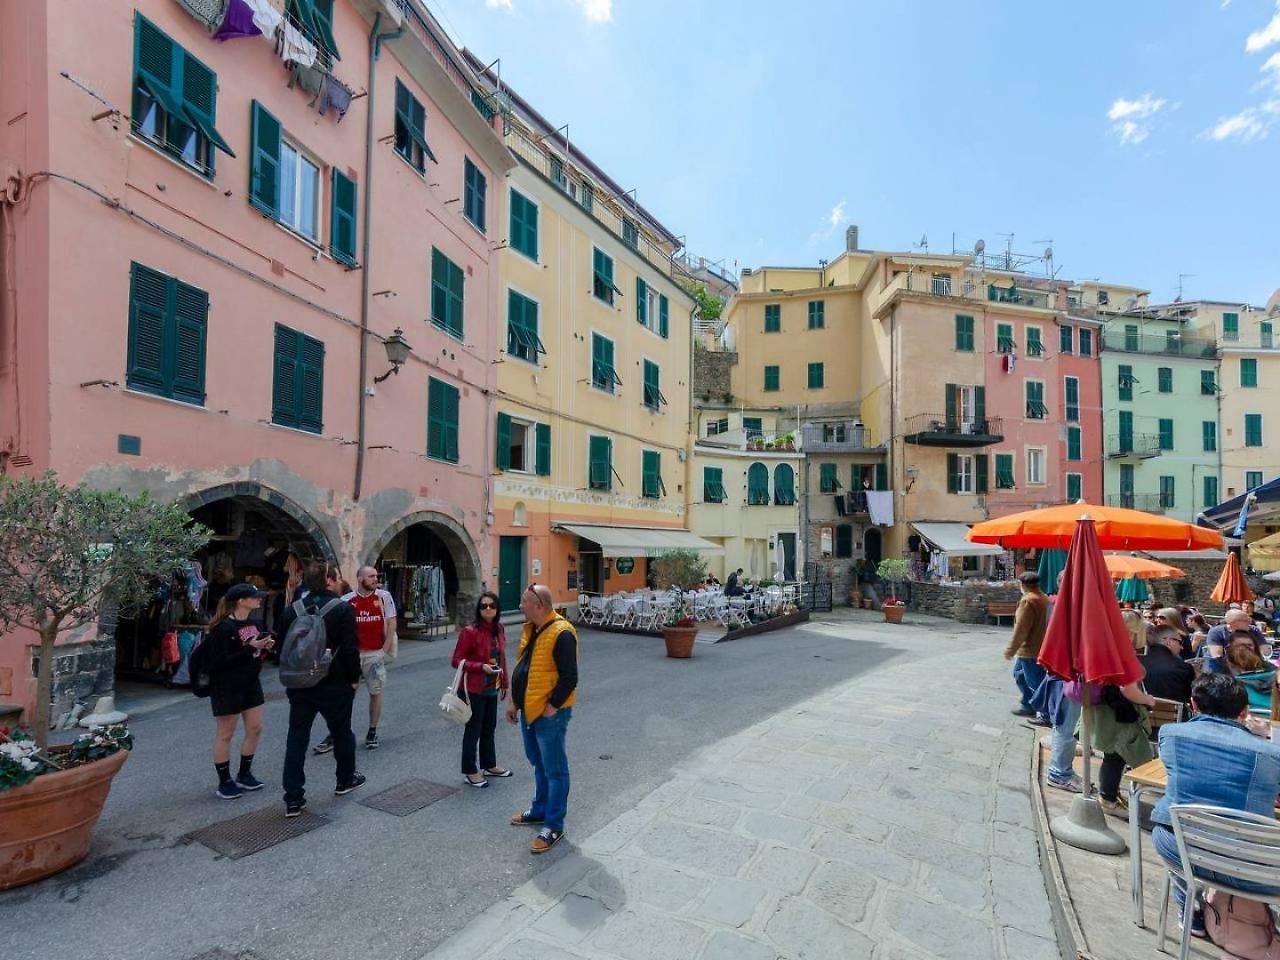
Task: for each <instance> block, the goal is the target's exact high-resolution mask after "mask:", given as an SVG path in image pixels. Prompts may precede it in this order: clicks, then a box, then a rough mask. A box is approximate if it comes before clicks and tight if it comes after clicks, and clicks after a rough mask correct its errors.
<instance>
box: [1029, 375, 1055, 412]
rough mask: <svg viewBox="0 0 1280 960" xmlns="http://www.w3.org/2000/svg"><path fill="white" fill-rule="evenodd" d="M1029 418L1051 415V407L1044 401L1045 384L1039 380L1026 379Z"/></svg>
mask: <svg viewBox="0 0 1280 960" xmlns="http://www.w3.org/2000/svg"><path fill="white" fill-rule="evenodd" d="M1026 385H1027V386H1026V391H1027V419H1028V420H1043V419H1045V418H1046V417H1047V416H1048V415H1049V408H1048V407H1047V406H1045V402H1044V384H1043V383H1041V382H1040V381H1039V380H1028V381H1026Z"/></svg>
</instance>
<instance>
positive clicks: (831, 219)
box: [827, 200, 849, 230]
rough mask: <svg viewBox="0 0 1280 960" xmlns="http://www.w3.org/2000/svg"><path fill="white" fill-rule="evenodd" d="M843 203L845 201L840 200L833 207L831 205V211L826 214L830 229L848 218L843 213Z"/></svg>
mask: <svg viewBox="0 0 1280 960" xmlns="http://www.w3.org/2000/svg"><path fill="white" fill-rule="evenodd" d="M844 203H845V202H844V201H843V200H841V201H840V202H839V203H837V204H836V205H835V206H834V207H832V208H831V212H830V213H829V214H827V223H828V224H830V225H831V229H832V230H834V229H835V228H836V227H838V226H840V224H842V223H845V222H846V221H848V219H849V218H848V217H846V216H845V215H844Z"/></svg>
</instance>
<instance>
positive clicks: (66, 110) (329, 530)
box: [0, 0, 513, 716]
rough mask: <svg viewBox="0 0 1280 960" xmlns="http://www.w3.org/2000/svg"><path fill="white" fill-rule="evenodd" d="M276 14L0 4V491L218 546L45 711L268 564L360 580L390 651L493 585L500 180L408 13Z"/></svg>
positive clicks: (13, 642)
mask: <svg viewBox="0 0 1280 960" xmlns="http://www.w3.org/2000/svg"><path fill="white" fill-rule="evenodd" d="M272 2H274V3H275V4H276V5H277V7H278V8H279V9H276V10H275V11H274V12H275V16H271V15H270V14H271V12H272V11H270V10H267V11H266V12H265V13H264V12H259V14H258V16H257V17H256V18H255V17H253V15H252V12H249V13H246V11H248V10H249V8H248V7H247V6H245V5H244V4H242V3H238V2H232V3H231V4H230V9H231V10H233V11H236V12H237V15H242V17H241V19H237V20H235V21H234V22H233V21H232V19H231V18H228V21H227V22H226V23H209V22H206V21H204V20H202V19H201V18H200V16H199V13H200V12H201V11H202V10H203V9H208V10H210V11H214V10H220V9H221V8H223V7H224V6H225V5H224V4H222V3H207V2H201V0H182V2H177V0H136V3H132V4H131V3H115V2H112V3H102V2H98V0H48V2H42V3H6V4H2V5H0V112H2V113H3V116H4V119H5V121H6V122H5V124H4V125H0V169H2V170H3V172H4V177H5V180H4V187H5V190H4V191H0V214H3V219H2V220H0V228H2V230H0V244H2V247H0V252H2V254H3V266H4V270H3V273H2V274H0V278H2V279H0V283H2V284H3V285H4V286H3V289H2V291H0V293H2V294H3V295H2V296H0V331H2V334H3V339H2V341H0V342H2V343H3V347H2V348H0V349H2V351H3V364H0V469H2V470H3V471H5V472H7V473H10V474H15V473H20V472H41V471H44V470H50V469H51V470H55V471H56V472H57V473H58V475H59V477H60V478H61V479H62V480H64V481H69V482H75V481H84V482H86V483H89V484H90V485H93V486H96V487H101V488H109V489H120V490H124V491H128V492H138V491H143V490H146V491H150V492H152V493H154V494H155V495H156V496H157V497H159V498H161V499H164V500H170V501H177V502H180V503H182V504H183V505H184V506H185V507H187V508H188V509H189V510H190V512H191V513H192V515H193V516H194V517H196V518H198V519H199V520H201V521H202V522H204V523H205V524H207V525H208V526H210V527H212V528H213V530H214V534H215V539H214V541H213V542H212V543H211V544H210V546H209V548H208V549H207V550H206V551H204V552H202V554H201V555H200V556H197V557H193V558H191V559H192V561H193V564H194V563H196V562H198V563H199V564H200V567H199V570H200V573H201V577H200V578H197V577H194V576H193V577H191V578H190V582H189V583H175V584H159V583H158V584H157V594H156V597H157V599H156V602H155V603H153V604H152V605H151V607H150V608H149V609H147V610H145V611H142V612H141V613H140V614H139V616H137V617H134V618H129V619H125V620H122V621H121V622H120V623H119V624H118V625H114V624H109V623H104V624H103V625H102V629H100V630H98V631H94V632H93V633H92V635H89V636H85V637H79V638H75V641H74V642H72V643H69V644H67V645H66V646H65V647H64V648H63V654H62V656H65V657H67V658H68V663H67V664H66V665H65V666H64V672H65V678H64V679H63V680H62V681H60V683H59V689H58V691H57V693H56V697H57V699H58V701H59V704H58V705H56V706H55V716H56V715H57V713H58V706H59V705H60V706H67V705H69V704H70V702H71V701H72V700H74V699H76V698H78V699H80V700H81V701H83V700H85V699H86V698H89V697H91V696H92V695H94V694H97V693H102V692H106V691H109V690H110V688H111V683H112V675H113V674H114V675H115V676H116V677H119V678H130V679H143V678H147V679H155V678H156V677H157V676H159V675H160V672H161V671H162V670H163V667H162V665H161V663H160V659H159V658H160V639H161V637H162V635H163V633H164V632H165V631H166V630H167V629H168V628H169V626H170V625H171V624H173V623H181V622H182V621H183V620H185V619H186V618H187V616H188V615H189V613H190V612H189V611H187V610H185V609H183V608H182V607H181V606H180V605H176V604H175V603H174V602H173V599H174V598H180V597H181V596H183V595H184V594H186V593H187V591H188V589H189V591H190V594H189V595H192V596H196V597H197V598H198V601H199V603H200V604H201V605H203V606H204V607H205V608H206V609H207V608H209V607H210V606H211V602H212V601H213V600H216V598H217V596H218V595H220V593H221V592H224V591H225V589H226V586H227V584H229V583H230V582H234V581H238V580H243V579H245V578H256V579H257V580H259V581H260V582H261V583H262V584H263V585H265V586H266V587H267V588H268V589H271V590H273V591H276V592H277V593H279V594H280V597H279V601H278V602H281V603H282V602H283V596H282V593H283V591H281V588H282V587H283V586H284V584H285V580H286V559H287V558H288V557H289V556H290V555H291V554H292V555H294V556H296V557H298V558H300V559H301V560H306V559H308V558H328V559H332V560H336V561H338V562H339V563H341V564H342V568H343V570H344V572H345V574H346V576H347V578H348V579H350V580H354V576H355V569H356V566H357V565H358V564H362V563H377V564H379V565H380V566H382V567H383V568H384V570H385V571H386V573H387V576H388V582H389V585H391V586H392V588H393V590H395V591H396V592H397V593H398V594H399V595H400V596H401V598H402V600H403V601H404V602H405V606H406V611H404V612H406V613H408V614H409V616H406V617H405V618H404V619H402V624H403V625H404V628H405V630H410V629H412V625H411V623H410V621H413V622H422V621H426V620H430V619H432V618H434V619H437V620H438V619H440V618H442V617H443V616H445V615H446V614H447V613H451V612H452V608H453V607H454V606H455V605H456V606H459V607H461V608H462V609H466V608H467V607H468V606H469V605H470V604H471V603H472V602H473V600H474V597H475V595H476V593H477V591H478V590H479V589H480V588H481V586H482V584H483V583H484V582H485V580H486V578H487V574H488V571H489V568H490V565H491V559H490V557H489V546H488V543H489V536H488V525H489V523H490V522H491V520H490V510H491V507H490V498H491V488H490V478H489V472H488V469H487V463H488V460H489V457H490V451H491V450H492V447H493V439H492V437H491V436H490V435H489V432H488V431H489V429H491V428H490V427H489V426H488V425H490V424H492V423H493V422H494V416H493V412H492V397H493V390H494V385H495V373H494V367H493V365H492V358H494V357H495V356H496V351H497V343H496V339H495V338H496V332H497V329H498V325H497V315H498V314H497V311H498V259H497V253H496V251H495V247H497V246H498V245H499V242H500V241H501V239H502V236H503V231H502V230H501V228H500V224H501V222H502V221H501V219H500V216H501V213H502V212H501V211H500V210H499V197H501V196H502V194H503V192H504V191H502V190H500V189H497V186H498V184H500V183H501V182H502V178H503V176H504V174H505V173H506V171H507V170H509V169H510V168H511V167H512V165H513V160H512V158H511V156H510V154H509V152H508V151H507V150H506V148H505V147H504V145H503V143H502V139H501V136H500V132H499V131H497V130H495V128H494V122H495V121H494V119H493V114H492V112H491V111H489V110H488V109H487V107H486V105H485V103H484V101H483V100H482V99H480V98H479V97H478V96H477V94H476V93H475V92H473V91H474V90H475V89H476V88H475V87H474V86H473V81H472V75H471V73H470V71H469V70H468V69H467V68H466V67H465V66H464V61H463V59H462V56H461V54H460V53H459V52H458V51H457V50H456V49H455V48H454V47H453V46H452V44H451V43H450V42H449V41H448V40H447V39H446V37H445V34H444V32H443V30H441V29H440V27H439V26H438V24H437V23H436V22H435V21H434V19H432V17H431V15H430V14H429V13H428V12H427V11H426V10H425V8H423V7H422V6H421V5H420V4H419V3H418V2H416V0H411V2H404V0H310V2H308V3H298V2H297V0H288V2H287V10H286V9H285V7H286V2H285V0H272ZM258 6H261V4H259V5H258ZM135 8H136V9H135ZM192 11H195V12H194V13H193V12H192ZM282 14H283V19H281V15H282ZM68 24H74V25H75V27H74V29H70V28H68V26H67V25H68ZM219 30H221V31H222V32H223V33H227V32H230V33H232V34H233V36H232V38H230V39H226V40H219V39H215V37H214V36H212V34H213V33H214V32H215V31H219ZM263 31H265V33H266V35H265V36H264V35H263ZM275 33H278V34H279V39H276V38H275V37H274V36H272V34H275ZM245 34H251V35H245ZM371 48H375V49H376V50H377V54H378V55H377V56H376V57H371V55H370V51H371ZM278 51H279V52H278ZM285 58H288V61H286V59H285ZM291 63H292V65H291ZM348 98H350V102H349V105H348V104H347V103H346V101H347V100H348ZM320 107H325V112H324V113H323V114H322V113H321V112H320V109H319V108H320ZM344 111H345V112H344ZM482 111H483V112H482ZM399 330H402V331H403V340H404V341H407V343H408V344H409V345H410V346H411V348H412V350H411V351H410V352H409V353H408V355H407V359H405V361H404V362H403V364H402V366H399V367H397V368H396V372H397V375H396V376H390V377H384V376H383V375H384V374H385V373H387V372H389V371H390V370H391V369H392V364H391V361H390V356H391V351H389V350H388V349H387V348H386V344H387V341H388V340H389V339H391V338H393V337H394V335H395V333H397V332H398V331H399ZM464 423H465V424H470V425H471V426H470V428H469V429H468V430H467V431H463V430H462V429H461V426H462V424H464ZM192 569H193V570H194V566H193V568H192ZM200 579H203V580H207V581H209V585H208V587H207V589H205V590H204V592H203V595H201V594H200V591H199V580H200ZM434 584H439V586H442V587H443V594H444V596H443V598H441V597H440V590H439V589H438V588H437V589H434V590H432V589H425V588H424V589H418V588H419V587H423V586H424V585H425V586H428V587H429V586H432V585H434ZM166 597H168V598H169V599H168V600H166ZM441 599H443V603H441V602H440V600H441ZM271 606H272V605H271V604H268V605H267V607H268V608H270V607H271ZM268 615H269V616H270V615H271V614H270V613H269V614H268ZM402 632H404V631H402ZM30 639H33V638H29V637H21V638H19V637H14V636H10V637H8V638H5V639H4V640H3V648H2V649H0V702H3V703H8V704H11V705H12V704H17V705H19V706H26V705H29V703H30V699H31V681H30V679H29V677H30V662H29V653H28V651H27V649H26V646H25V645H26V642H27V641H29V640H30Z"/></svg>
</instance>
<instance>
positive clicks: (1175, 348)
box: [1164, 330, 1182, 353]
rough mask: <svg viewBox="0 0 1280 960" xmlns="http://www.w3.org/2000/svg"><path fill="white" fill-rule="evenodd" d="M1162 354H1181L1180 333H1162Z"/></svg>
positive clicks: (1167, 331)
mask: <svg viewBox="0 0 1280 960" xmlns="http://www.w3.org/2000/svg"><path fill="white" fill-rule="evenodd" d="M1164 352H1165V353H1181V352H1182V333H1181V331H1178V330H1166V331H1165V332H1164Z"/></svg>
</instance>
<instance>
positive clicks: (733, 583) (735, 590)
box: [724, 567, 746, 597]
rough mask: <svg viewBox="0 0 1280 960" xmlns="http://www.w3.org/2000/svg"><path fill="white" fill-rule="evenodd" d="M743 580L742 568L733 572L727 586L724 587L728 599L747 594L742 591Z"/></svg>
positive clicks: (726, 583)
mask: <svg viewBox="0 0 1280 960" xmlns="http://www.w3.org/2000/svg"><path fill="white" fill-rule="evenodd" d="M741 580H742V568H741V567H739V568H738V569H737V570H735V571H733V573H731V574H729V579H728V580H727V581H726V582H725V585H724V595H725V596H726V597H740V596H742V595H743V593H745V592H746V591H744V590H743V589H742V584H741Z"/></svg>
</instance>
